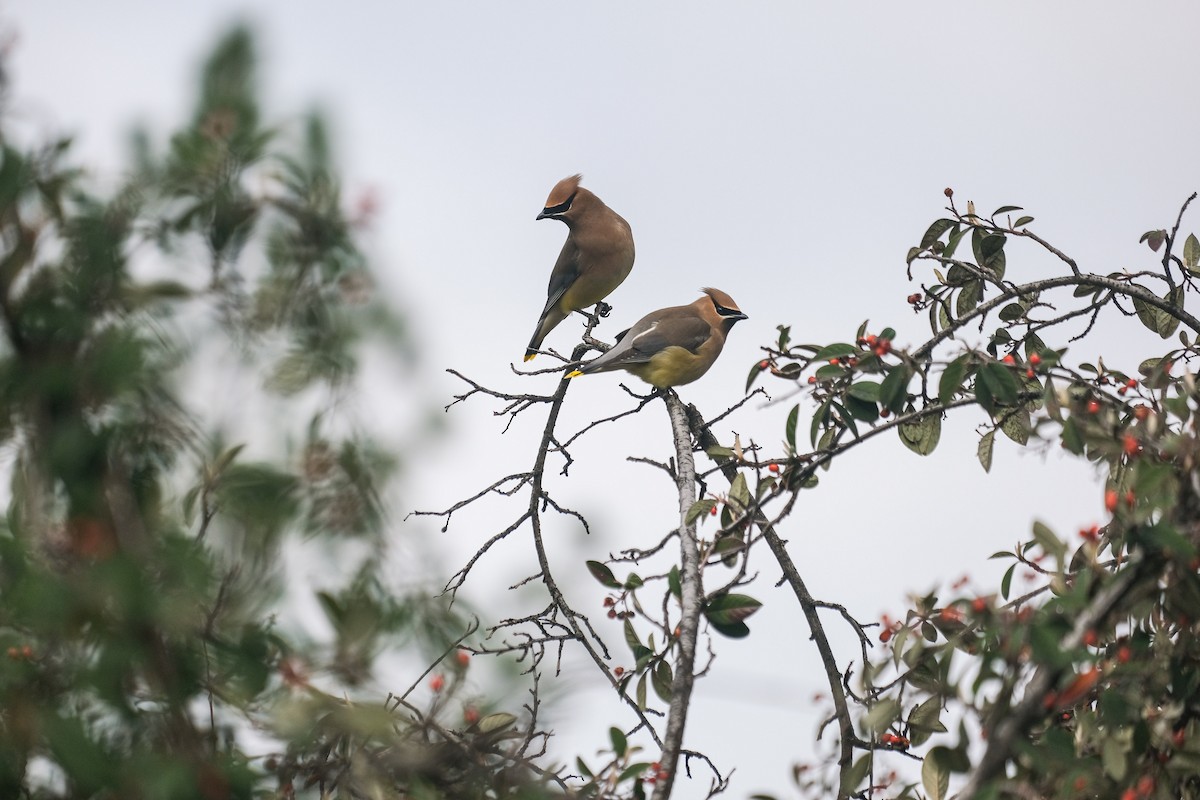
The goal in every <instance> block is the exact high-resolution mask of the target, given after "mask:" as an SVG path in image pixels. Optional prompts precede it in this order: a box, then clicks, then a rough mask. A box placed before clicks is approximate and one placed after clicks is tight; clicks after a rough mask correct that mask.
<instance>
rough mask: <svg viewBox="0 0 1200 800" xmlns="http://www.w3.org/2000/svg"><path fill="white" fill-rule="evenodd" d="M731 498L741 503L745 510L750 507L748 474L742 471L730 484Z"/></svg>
mask: <svg viewBox="0 0 1200 800" xmlns="http://www.w3.org/2000/svg"><path fill="white" fill-rule="evenodd" d="M729 499H730V500H733V501H734V502H735V503H737V504H738V505H740V506H741V507H742V509H743V510H745V509H747V508H749V507H750V488H749V487H748V486H747V485H746V476H745V475H744V474H743V473H741V472H739V473H738V474H737V476H736V477H735V478H734V479H733V483H731V484H730V485H729Z"/></svg>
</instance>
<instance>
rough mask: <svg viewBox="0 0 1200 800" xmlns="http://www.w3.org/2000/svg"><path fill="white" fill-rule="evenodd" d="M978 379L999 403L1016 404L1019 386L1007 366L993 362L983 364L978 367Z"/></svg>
mask: <svg viewBox="0 0 1200 800" xmlns="http://www.w3.org/2000/svg"><path fill="white" fill-rule="evenodd" d="M978 381H979V382H980V383H982V384H984V385H985V386H986V387H987V389H988V392H989V393H990V394H991V396H992V397H993V398H994V399H995V401H996V402H997V403H999V404H1000V405H1006V406H1011V405H1016V403H1017V393H1018V392H1019V391H1020V387H1019V386H1018V385H1017V379H1016V378H1014V377H1013V374H1012V370H1010V369H1009V368H1008V367H1005V366H1003V365H1001V364H997V363H995V362H989V363H987V364H984V365H983V366H982V367H980V368H979V373H978Z"/></svg>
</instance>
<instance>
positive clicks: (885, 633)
mask: <svg viewBox="0 0 1200 800" xmlns="http://www.w3.org/2000/svg"><path fill="white" fill-rule="evenodd" d="M891 638H892V629H891V628H884V629H883V630H882V631H880V632H879V641H881V642H883V643H884V644H887V643H888V641H889V640H891Z"/></svg>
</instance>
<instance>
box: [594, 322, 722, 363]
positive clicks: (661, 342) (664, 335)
mask: <svg viewBox="0 0 1200 800" xmlns="http://www.w3.org/2000/svg"><path fill="white" fill-rule="evenodd" d="M711 335H712V329H711V328H709V326H708V323H707V322H705V321H704V320H702V319H698V318H696V317H669V318H667V319H658V320H647V319H643V320H641V321H640V322H638V323H637V324H636V325H634V326H633V327H632V328H630V329H629V331H628V332H626V333H625V335H624V336H622V337H621V338H620V339H619V341H618V342H617V344H616V345H615V346H614V347H613V348H612V349H611V350H609V351H608V352H607V353H605V354H604V355H602V356H600V357H599V358H597V359H596V360H595V361H593V362H591V363H590V364H587V365H585V366H583V367H581V368H580V369H581V371H582V372H606V371H608V370H610V369H620V368H621V367H625V366H629V365H631V364H645V363H646V362H647V361H649V360H650V359H651V358H653V357H654V356H655V355H656V354H657V353H660V352H662V351H663V350H665V349H666V348H668V347H671V346H676V347H682V348H684V349H686V350H689V351H691V352H693V353H694V352H696V351H697V350H698V349H699V347H700V345H702V344H704V343H705V342H706V341H708V337H709V336H711Z"/></svg>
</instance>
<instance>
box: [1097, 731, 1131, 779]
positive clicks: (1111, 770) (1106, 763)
mask: <svg viewBox="0 0 1200 800" xmlns="http://www.w3.org/2000/svg"><path fill="white" fill-rule="evenodd" d="M1129 744H1130V743H1129V739H1128V737H1123V736H1106V737H1104V744H1103V745H1102V746H1101V750H1100V763H1101V764H1102V765H1103V767H1104V772H1105V774H1106V775H1108V776H1109V777H1110V778H1112V779H1113V780H1114V781H1117V782H1121V781H1124V780H1125V776H1126V775H1127V774H1128V773H1129V761H1128V759H1127V758H1126V754H1127V753H1128V752H1129Z"/></svg>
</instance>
